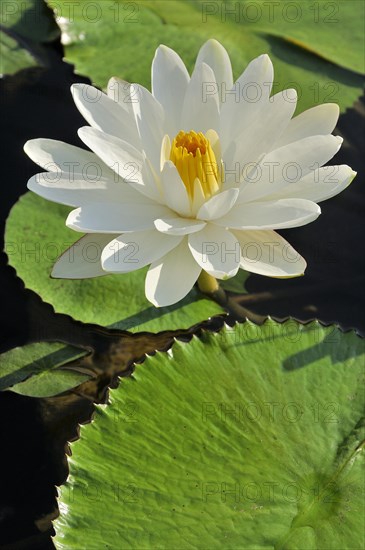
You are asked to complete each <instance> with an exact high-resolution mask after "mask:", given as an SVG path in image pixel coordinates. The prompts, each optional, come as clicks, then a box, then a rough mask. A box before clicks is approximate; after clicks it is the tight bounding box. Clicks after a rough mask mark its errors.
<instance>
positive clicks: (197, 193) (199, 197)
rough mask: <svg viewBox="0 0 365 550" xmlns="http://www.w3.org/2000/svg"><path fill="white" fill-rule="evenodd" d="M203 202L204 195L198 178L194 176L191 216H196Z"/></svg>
mask: <svg viewBox="0 0 365 550" xmlns="http://www.w3.org/2000/svg"><path fill="white" fill-rule="evenodd" d="M204 202H205V195H204V191H203V187H202V184H201V181H200V179H199V178H195V180H194V191H193V204H192V205H191V211H192V215H193V216H196V214H197V212H198V211H199V208H200V207H201V206H202V205H203V204H204Z"/></svg>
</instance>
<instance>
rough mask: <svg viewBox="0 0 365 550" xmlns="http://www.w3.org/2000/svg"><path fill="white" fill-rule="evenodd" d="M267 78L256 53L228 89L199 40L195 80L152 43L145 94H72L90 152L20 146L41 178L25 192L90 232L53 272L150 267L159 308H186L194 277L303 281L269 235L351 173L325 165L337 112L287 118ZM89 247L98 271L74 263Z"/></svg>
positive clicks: (284, 97)
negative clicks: (60, 208) (247, 275)
mask: <svg viewBox="0 0 365 550" xmlns="http://www.w3.org/2000/svg"><path fill="white" fill-rule="evenodd" d="M272 82H273V67H272V63H271V61H270V58H269V57H268V56H267V55H261V56H260V57H258V58H257V59H254V60H253V61H252V62H251V63H250V64H249V65H248V67H247V68H246V70H245V71H244V72H243V74H242V75H241V76H240V77H239V78H238V80H237V81H236V82H235V83H234V82H233V77H232V68H231V63H230V59H229V56H228V54H227V52H226V50H225V49H224V48H223V46H221V44H219V43H218V42H217V41H216V40H209V41H208V42H206V43H205V44H204V45H203V47H202V48H201V50H200V51H199V54H198V57H197V60H196V64H195V68H194V70H193V73H192V76H191V77H190V76H189V73H188V71H187V69H186V67H185V65H184V63H183V61H182V60H181V59H180V57H179V56H178V55H177V53H176V52H174V51H173V50H171V49H170V48H168V47H166V46H160V47H159V48H158V49H157V51H156V54H155V57H154V60H153V63H152V93H150V92H149V91H148V90H147V89H145V88H144V87H143V86H139V85H136V84H128V83H126V82H124V81H121V80H118V79H116V78H112V79H111V80H110V82H109V84H108V90H107V94H104V93H102V92H100V91H99V90H97V89H95V88H93V87H91V86H87V85H84V84H76V85H74V86H73V87H72V93H73V97H74V100H75V103H76V105H77V107H78V109H79V111H80V112H81V114H82V115H83V116H84V117H85V119H86V120H87V122H88V123H89V124H90V126H87V127H84V128H81V129H80V130H79V136H80V138H81V140H82V141H83V142H84V144H85V145H87V146H88V147H89V148H90V149H91V151H92V152H90V151H86V150H84V149H79V148H77V147H74V146H71V145H67V144H66V143H62V142H59V141H53V140H48V139H36V140H31V141H28V143H27V144H26V145H25V151H26V153H27V154H28V155H29V156H30V157H31V158H32V159H33V160H34V161H35V162H36V163H38V164H39V165H40V166H42V167H43V168H44V169H46V170H49V172H46V173H42V174H37V175H36V176H34V177H32V178H31V179H30V181H29V183H28V187H29V189H31V190H32V191H34V192H35V193H38V194H39V195H41V196H42V197H45V198H46V199H49V200H51V201H55V202H59V203H62V204H66V205H69V206H73V207H77V208H76V209H75V210H72V212H71V213H70V214H69V216H68V218H67V221H66V225H67V226H68V227H70V228H72V229H74V230H75V231H79V232H82V233H86V235H85V236H83V237H82V238H81V240H79V241H78V242H77V243H75V245H74V246H73V247H72V248H71V249H70V250H69V251H66V253H64V254H63V255H62V256H61V257H60V258H59V259H58V261H57V262H56V264H55V266H54V269H53V272H52V276H53V277H59V278H71V279H73V278H88V277H97V276H101V275H105V274H107V273H126V272H130V271H133V270H136V269H139V268H141V267H144V266H147V265H150V268H149V270H148V272H147V276H146V284H145V291H146V296H147V298H148V300H150V301H151V302H152V303H153V304H155V305H156V306H165V305H169V304H173V303H175V302H177V301H179V300H181V299H182V298H184V296H186V294H187V293H188V292H189V291H190V289H191V288H192V286H193V285H194V283H195V282H196V281H197V279H198V277H199V275H200V274H201V273H204V274H205V273H208V274H209V275H211V276H212V277H215V278H218V279H225V278H228V277H233V276H234V275H235V274H236V273H237V271H238V269H239V268H242V269H245V270H247V271H250V272H252V273H258V274H261V275H266V276H269V277H296V276H299V275H302V274H303V273H304V270H305V267H306V262H305V260H304V259H303V258H302V257H301V256H300V255H299V254H298V253H297V252H296V251H295V250H294V249H293V248H292V247H291V246H290V245H289V243H287V241H286V240H285V239H284V238H283V237H281V236H280V235H279V234H278V233H276V232H275V230H277V229H286V228H290V227H298V226H301V225H305V224H307V223H309V222H312V221H313V220H315V219H316V218H317V217H318V216H319V214H320V212H321V211H320V208H319V206H318V205H317V204H316V203H318V202H320V201H322V200H325V199H328V198H330V197H332V196H333V195H336V194H337V193H339V192H340V191H342V190H343V189H344V188H345V187H346V186H347V185H348V184H349V183H350V182H351V181H352V179H353V177H354V176H355V172H353V171H352V170H351V168H350V167H348V166H346V165H342V166H329V167H323V165H324V164H325V163H327V162H328V161H329V160H330V159H331V158H332V157H333V156H334V155H335V154H336V153H337V151H338V150H339V148H340V146H341V143H342V139H341V138H340V137H335V136H333V135H331V132H332V131H333V129H334V127H335V125H336V122H337V119H338V115H339V109H338V106H337V105H335V104H329V103H327V104H324V105H320V106H317V107H314V108H312V109H309V110H308V111H306V112H304V113H302V114H300V115H299V116H296V117H295V118H293V119H292V116H293V113H294V111H295V107H296V92H295V90H285V91H284V92H280V93H277V94H275V95H273V96H271V87H272ZM90 243H94V244H96V245H97V247H98V249H99V255H100V261H98V262H96V263H95V262H94V261H93V262H90V261H88V258H87V254H84V250H85V247H87V246H88V245H89V244H90ZM202 270H203V271H202Z"/></svg>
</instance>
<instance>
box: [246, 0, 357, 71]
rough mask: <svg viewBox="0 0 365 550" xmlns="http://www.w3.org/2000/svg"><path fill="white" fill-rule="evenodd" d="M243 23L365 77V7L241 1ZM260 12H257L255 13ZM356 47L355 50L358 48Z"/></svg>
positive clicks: (354, 2)
mask: <svg viewBox="0 0 365 550" xmlns="http://www.w3.org/2000/svg"><path fill="white" fill-rule="evenodd" d="M240 3H241V10H240V15H241V20H243V19H244V16H246V17H245V19H246V22H247V23H248V24H250V23H251V22H252V24H253V25H254V28H255V29H256V30H257V29H260V30H263V31H265V32H267V33H268V34H273V35H275V36H279V37H280V38H284V39H286V40H288V41H291V42H293V43H295V44H297V45H298V46H299V47H301V48H303V49H306V50H308V51H310V52H313V53H314V54H316V55H319V56H320V57H323V58H324V59H328V61H331V62H332V63H335V64H337V65H339V66H340V67H343V68H345V69H349V70H351V71H355V72H357V73H359V74H364V72H365V65H364V55H363V52H364V47H365V41H364V28H363V22H364V19H365V4H364V3H363V2H358V1H357V0H346V2H307V3H305V2H287V1H286V0H280V1H279V2H276V4H274V3H271V6H270V4H268V2H266V0H258V2H255V4H256V6H252V2H250V0H241V2H240ZM255 12H256V13H255ZM355 44H356V46H355V47H354V45H355Z"/></svg>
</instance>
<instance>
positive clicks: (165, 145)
mask: <svg viewBox="0 0 365 550" xmlns="http://www.w3.org/2000/svg"><path fill="white" fill-rule="evenodd" d="M170 153H171V140H170V138H169V136H168V135H167V134H166V135H164V137H163V140H162V143H161V155H160V170H161V172H162V170H163V167H164V164H165V162H166V161H168V160H169V158H170Z"/></svg>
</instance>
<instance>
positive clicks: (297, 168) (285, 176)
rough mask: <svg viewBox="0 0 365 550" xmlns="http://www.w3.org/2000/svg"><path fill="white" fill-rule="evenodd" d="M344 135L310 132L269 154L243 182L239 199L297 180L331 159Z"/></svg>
mask: <svg viewBox="0 0 365 550" xmlns="http://www.w3.org/2000/svg"><path fill="white" fill-rule="evenodd" d="M342 141H343V140H342V138H340V137H336V136H332V135H327V136H311V137H309V138H304V139H302V140H300V141H295V142H294V143H290V144H289V145H285V146H284V147H281V148H280V149H276V150H275V151H273V152H272V153H269V154H268V155H266V156H265V157H264V159H263V161H262V162H261V163H260V165H259V167H258V168H257V171H256V172H255V174H254V175H251V176H250V178H249V180H248V181H247V180H246V183H245V184H243V185H242V187H241V190H240V196H239V198H238V200H237V203H242V202H248V201H253V200H257V199H259V198H262V197H265V196H268V195H272V194H273V193H277V192H278V191H279V190H280V189H281V188H283V187H286V186H287V185H288V184H292V183H296V182H297V181H299V180H300V179H302V178H303V177H304V176H306V175H307V174H308V173H309V172H311V171H312V170H315V169H316V168H319V167H320V166H322V165H323V164H325V163H326V162H328V161H329V160H330V159H331V158H332V157H333V156H334V155H335V154H336V153H337V151H338V150H339V148H340V147H341V144H342Z"/></svg>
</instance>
